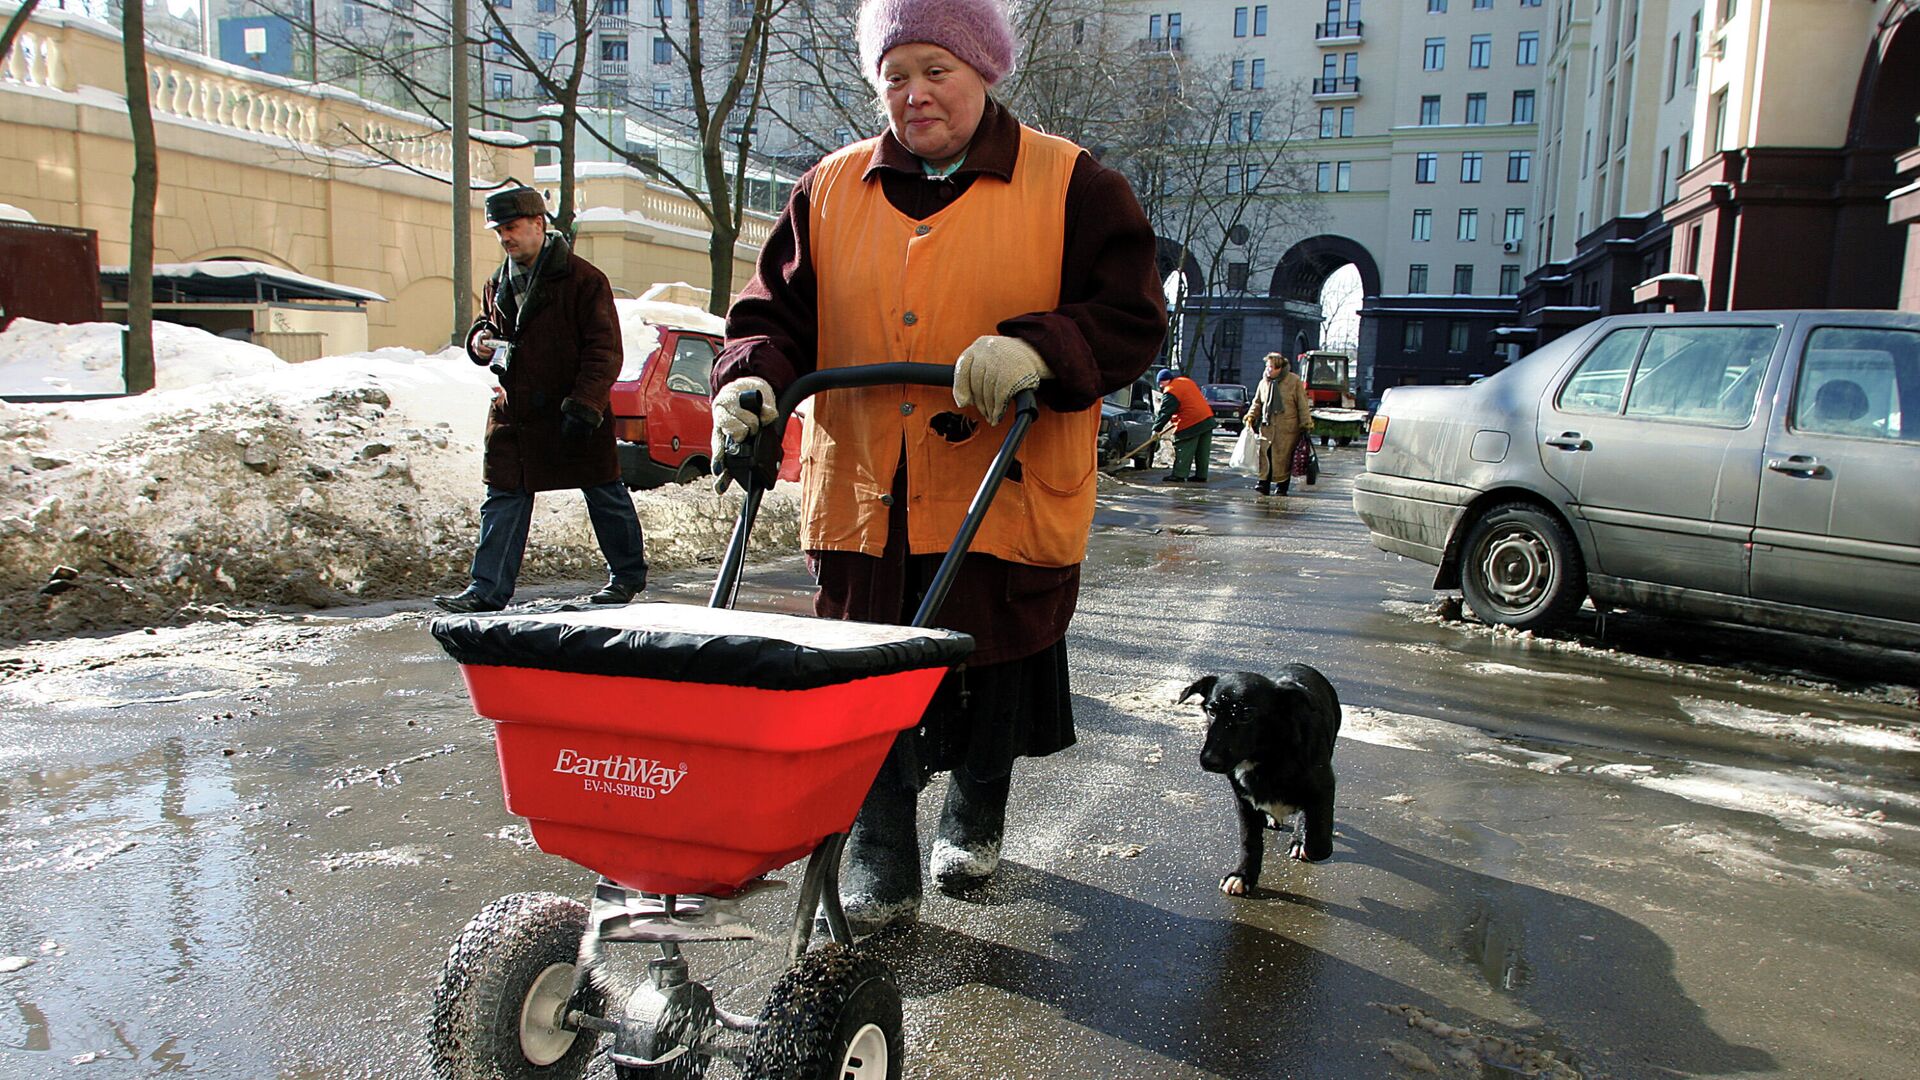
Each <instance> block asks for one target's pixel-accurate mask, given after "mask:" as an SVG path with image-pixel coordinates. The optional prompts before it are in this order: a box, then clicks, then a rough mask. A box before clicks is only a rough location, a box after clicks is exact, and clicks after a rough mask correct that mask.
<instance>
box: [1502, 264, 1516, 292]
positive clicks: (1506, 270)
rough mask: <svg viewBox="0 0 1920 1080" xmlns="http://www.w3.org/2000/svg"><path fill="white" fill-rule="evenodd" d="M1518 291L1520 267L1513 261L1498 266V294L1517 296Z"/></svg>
mask: <svg viewBox="0 0 1920 1080" xmlns="http://www.w3.org/2000/svg"><path fill="white" fill-rule="evenodd" d="M1519 293H1520V268H1519V267H1518V266H1516V265H1514V264H1513V263H1506V264H1503V265H1502V266H1501V267H1500V295H1501V296H1518V295H1519Z"/></svg>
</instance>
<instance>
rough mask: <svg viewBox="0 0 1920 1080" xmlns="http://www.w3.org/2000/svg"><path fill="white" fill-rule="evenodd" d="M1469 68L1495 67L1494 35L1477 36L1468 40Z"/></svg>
mask: <svg viewBox="0 0 1920 1080" xmlns="http://www.w3.org/2000/svg"><path fill="white" fill-rule="evenodd" d="M1467 66H1468V67H1470V68H1483V67H1492V66H1493V35H1492V34H1475V35H1473V36H1472V37H1470V38H1468V39H1467Z"/></svg>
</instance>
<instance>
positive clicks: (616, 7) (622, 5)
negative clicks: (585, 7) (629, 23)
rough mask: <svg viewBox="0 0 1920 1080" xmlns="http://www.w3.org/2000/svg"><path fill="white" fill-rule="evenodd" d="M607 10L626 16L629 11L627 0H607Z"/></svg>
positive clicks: (610, 13)
mask: <svg viewBox="0 0 1920 1080" xmlns="http://www.w3.org/2000/svg"><path fill="white" fill-rule="evenodd" d="M606 12H607V14H609V15H619V16H622V17H624V16H625V15H626V13H627V0H606Z"/></svg>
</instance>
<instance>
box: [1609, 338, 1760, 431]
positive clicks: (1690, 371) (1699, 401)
mask: <svg viewBox="0 0 1920 1080" xmlns="http://www.w3.org/2000/svg"><path fill="white" fill-rule="evenodd" d="M1779 338H1780V330H1779V328H1778V327H1773V326H1669V327H1659V328H1656V329H1654V330H1652V331H1650V332H1649V333H1648V335H1647V344H1646V348H1645V349H1643V350H1641V353H1640V363H1639V364H1638V365H1636V366H1635V367H1634V371H1633V382H1632V385H1631V387H1630V389H1628V391H1627V415H1628V416H1637V417H1644V418H1647V419H1656V420H1681V421H1685V422H1688V423H1696V424H1712V425H1714V426H1716V427H1719V426H1724V427H1742V426H1744V425H1746V424H1748V423H1751V422H1752V420H1753V410H1754V402H1755V400H1756V399H1757V398H1758V397H1759V394H1760V382H1761V378H1762V376H1764V375H1765V374H1766V370H1767V359H1768V358H1769V357H1770V356H1772V355H1773V345H1774V342H1776V341H1778V340H1779Z"/></svg>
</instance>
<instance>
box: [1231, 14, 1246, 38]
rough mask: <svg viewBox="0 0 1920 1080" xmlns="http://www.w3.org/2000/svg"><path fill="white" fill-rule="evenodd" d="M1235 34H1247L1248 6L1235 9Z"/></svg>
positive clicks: (1238, 35) (1240, 35) (1242, 35)
mask: <svg viewBox="0 0 1920 1080" xmlns="http://www.w3.org/2000/svg"><path fill="white" fill-rule="evenodd" d="M1233 36H1234V37H1246V36H1247V9H1246V8H1243V7H1237V8H1234V9H1233Z"/></svg>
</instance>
